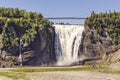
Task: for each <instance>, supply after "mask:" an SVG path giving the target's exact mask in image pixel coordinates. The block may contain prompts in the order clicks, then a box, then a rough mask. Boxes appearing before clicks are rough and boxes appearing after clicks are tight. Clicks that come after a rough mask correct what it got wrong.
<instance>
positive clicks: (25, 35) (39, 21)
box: [0, 7, 50, 51]
mask: <svg viewBox="0 0 120 80" xmlns="http://www.w3.org/2000/svg"><path fill="white" fill-rule="evenodd" d="M49 24H50V22H49V21H48V20H46V19H45V18H43V16H42V15H41V14H37V13H36V12H35V13H33V12H26V11H25V10H19V9H18V8H15V9H13V8H1V7H0V35H1V37H2V38H0V39H1V40H0V41H1V42H2V45H3V48H4V49H8V50H11V49H12V51H14V50H13V49H16V47H19V42H20V40H22V41H23V44H30V43H31V42H32V41H33V40H34V39H35V36H36V34H37V32H38V31H40V30H43V29H44V28H46V27H48V26H49Z"/></svg>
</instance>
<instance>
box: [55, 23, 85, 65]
mask: <svg viewBox="0 0 120 80" xmlns="http://www.w3.org/2000/svg"><path fill="white" fill-rule="evenodd" d="M53 26H54V27H55V54H56V59H57V65H70V64H71V63H73V62H75V61H78V60H79V57H78V51H79V46H80V44H81V38H82V32H83V31H84V26H83V25H53Z"/></svg>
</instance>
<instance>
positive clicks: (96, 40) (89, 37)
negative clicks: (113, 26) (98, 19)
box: [79, 25, 120, 62]
mask: <svg viewBox="0 0 120 80" xmlns="http://www.w3.org/2000/svg"><path fill="white" fill-rule="evenodd" d="M106 29H107V28H103V29H102V33H101V34H98V33H97V32H96V30H95V29H94V27H93V28H91V27H89V26H87V25H86V26H85V31H84V32H83V39H82V43H81V46H80V50H79V54H80V55H84V56H85V58H84V59H88V60H89V59H101V60H103V62H105V61H108V60H107V58H108V59H109V61H113V60H110V59H112V58H109V56H110V55H118V54H113V53H114V52H116V51H117V50H119V48H120V47H119V45H115V43H114V42H113V40H112V38H111V37H110V36H109V35H108V33H107V32H106V31H105V30H106ZM119 59H120V57H116V59H114V61H118V60H119Z"/></svg>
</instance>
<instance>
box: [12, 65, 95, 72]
mask: <svg viewBox="0 0 120 80" xmlns="http://www.w3.org/2000/svg"><path fill="white" fill-rule="evenodd" d="M91 70H94V68H92V67H90V66H85V67H73V68H72V67H64V68H19V69H11V70H10V71H13V72H51V71H52V72H53V71H91Z"/></svg>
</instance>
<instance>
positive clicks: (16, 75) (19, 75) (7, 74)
mask: <svg viewBox="0 0 120 80" xmlns="http://www.w3.org/2000/svg"><path fill="white" fill-rule="evenodd" d="M0 75H1V76H5V77H8V78H11V79H13V80H18V79H22V80H26V78H25V74H24V73H14V72H1V71H0Z"/></svg>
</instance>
